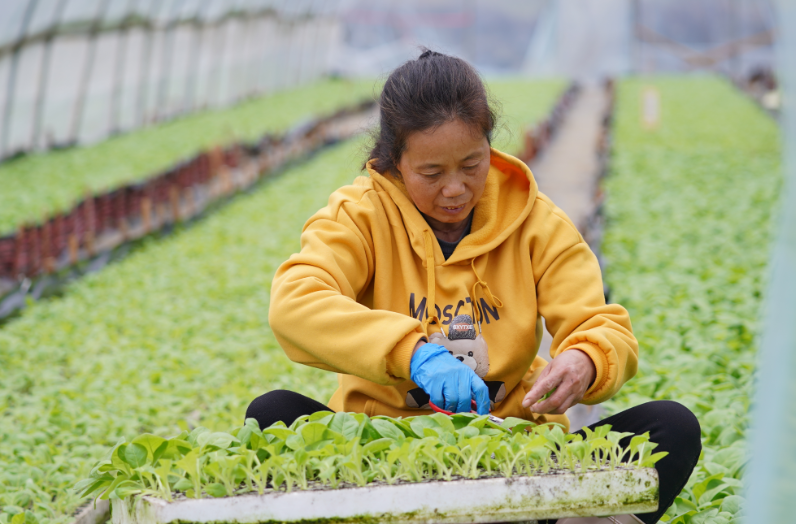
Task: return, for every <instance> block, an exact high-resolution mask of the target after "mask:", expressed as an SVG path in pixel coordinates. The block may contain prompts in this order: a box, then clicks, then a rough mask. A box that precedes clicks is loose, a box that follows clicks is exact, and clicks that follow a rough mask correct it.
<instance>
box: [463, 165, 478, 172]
mask: <svg viewBox="0 0 796 524" xmlns="http://www.w3.org/2000/svg"><path fill="white" fill-rule="evenodd" d="M476 167H478V164H474V165H472V166H464V168H465V169H468V170H470V171H472V170H473V169H475V168H476Z"/></svg>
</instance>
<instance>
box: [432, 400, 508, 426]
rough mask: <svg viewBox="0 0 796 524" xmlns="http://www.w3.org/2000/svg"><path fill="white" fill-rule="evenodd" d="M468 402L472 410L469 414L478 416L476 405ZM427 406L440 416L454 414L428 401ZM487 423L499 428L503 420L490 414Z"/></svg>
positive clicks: (472, 401)
mask: <svg viewBox="0 0 796 524" xmlns="http://www.w3.org/2000/svg"><path fill="white" fill-rule="evenodd" d="M470 402H471V405H470V406H471V408H472V409H471V410H470V413H476V414H478V411H477V409H478V404H476V402H475V400H471V401H470ZM428 405H429V406H431V409H433V410H434V411H436V412H437V413H442V414H444V415H453V414H454V413H453V411H448V410H446V409H442V408H441V407H439V406H437V405H436V404H434V403H433V402H431V401H430V400H429V401H428ZM489 422H492V423H495V424H497V425H498V426H499V425H501V424H503V419H502V418H500V417H496V416H494V415H492V414H491V413H490V415H489Z"/></svg>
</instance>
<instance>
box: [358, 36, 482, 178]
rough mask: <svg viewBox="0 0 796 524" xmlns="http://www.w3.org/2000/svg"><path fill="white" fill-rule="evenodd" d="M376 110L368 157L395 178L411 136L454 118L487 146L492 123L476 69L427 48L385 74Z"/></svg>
mask: <svg viewBox="0 0 796 524" xmlns="http://www.w3.org/2000/svg"><path fill="white" fill-rule="evenodd" d="M379 110H380V111H379V112H380V116H381V125H380V128H379V130H378V132H377V134H376V137H375V144H374V146H373V149H372V150H371V152H370V156H369V159H372V160H373V164H372V165H373V168H374V169H375V170H376V171H378V172H379V173H382V174H386V173H387V172H390V173H392V174H393V175H395V176H399V173H398V169H397V168H396V165H397V164H398V162H399V161H400V159H401V155H402V154H403V152H404V150H405V148H406V140H407V138H408V137H409V135H410V134H412V133H414V132H417V131H425V130H427V129H433V128H435V127H438V126H440V125H442V124H444V123H446V122H451V121H453V120H457V119H458V120H461V121H462V122H464V123H465V124H467V125H468V126H472V127H473V129H476V130H478V131H479V132H481V133H483V134H484V136H485V137H486V138H487V140H489V141H490V143H491V141H492V130H493V129H494V128H495V125H496V121H497V115H496V113H495V111H494V110H493V109H492V106H491V105H490V102H489V97H488V95H487V91H486V88H485V87H484V83H483V82H482V81H481V78H480V77H479V76H478V73H477V72H476V71H475V69H473V67H472V66H471V65H470V64H468V63H467V62H465V61H464V60H462V59H460V58H455V57H453V56H448V55H443V54H442V53H437V52H434V51H430V50H428V49H423V53H422V54H421V55H420V56H419V57H418V58H417V59H416V60H410V61H408V62H406V63H405V64H403V65H402V66H400V67H398V68H397V69H396V70H395V71H393V72H392V73H390V76H389V77H388V78H387V81H386V82H385V83H384V88H383V89H382V91H381V97H380V98H379Z"/></svg>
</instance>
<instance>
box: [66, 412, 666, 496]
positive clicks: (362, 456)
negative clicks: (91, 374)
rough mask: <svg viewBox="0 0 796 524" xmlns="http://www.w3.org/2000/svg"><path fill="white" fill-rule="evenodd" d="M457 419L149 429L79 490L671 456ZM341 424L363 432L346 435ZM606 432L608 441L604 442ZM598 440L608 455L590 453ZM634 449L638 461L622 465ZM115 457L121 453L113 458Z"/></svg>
mask: <svg viewBox="0 0 796 524" xmlns="http://www.w3.org/2000/svg"><path fill="white" fill-rule="evenodd" d="M457 421H458V424H457V425H454V424H453V422H452V421H451V420H450V419H449V418H447V417H444V416H438V415H427V416H419V417H412V418H408V419H403V420H401V419H391V418H388V417H379V418H377V419H371V418H369V417H367V416H366V415H362V414H350V413H334V414H333V413H330V412H327V413H323V412H322V413H316V414H314V415H311V416H309V417H302V419H300V420H298V421H297V422H295V423H294V424H292V425H291V426H290V427H289V428H287V427H285V426H284V424H277V425H275V426H273V427H271V428H266V429H265V430H264V431H260V430H259V429H258V428H257V424H256V422H255V421H254V420H252V419H250V420H247V421H246V425H244V426H243V427H241V428H237V429H235V430H234V431H233V432H231V433H223V432H210V431H209V430H206V429H204V428H197V429H195V430H194V431H193V432H191V433H186V432H183V433H181V434H180V435H177V436H176V437H174V438H173V439H166V440H164V439H160V440H161V441H162V443H161V444H160V445H159V446H158V449H161V447H162V448H163V450H170V451H169V452H168V453H166V452H162V453H157V452H156V453H149V452H147V450H146V448H145V447H144V446H142V445H139V444H136V442H150V441H151V439H152V436H143V437H138V438H136V439H134V440H133V442H132V443H129V444H127V443H119V444H117V445H116V446H115V447H114V448H113V449H112V450H111V452H110V455H109V456H110V457H111V458H109V459H104V460H103V461H100V463H98V464H97V465H96V466H95V467H94V469H93V470H92V473H91V474H90V475H89V477H88V478H86V479H84V480H82V481H81V482H79V483H78V485H77V486H76V488H77V489H78V490H79V491H80V496H82V497H86V496H94V497H98V496H102V497H107V496H112V497H119V498H124V497H127V496H131V495H151V496H155V497H160V498H163V499H166V500H171V499H172V498H173V496H174V495H175V494H177V493H184V494H185V495H186V496H188V497H193V498H200V497H226V496H233V495H238V494H242V493H251V492H256V493H261V494H262V493H264V492H265V491H266V490H283V491H288V492H289V491H292V490H294V489H308V488H310V487H314V486H318V485H321V486H324V487H326V488H328V489H334V488H337V487H339V486H341V485H356V486H364V485H366V484H368V483H371V482H386V483H390V484H393V483H395V482H397V481H399V480H403V481H409V482H421V481H425V480H429V479H438V480H452V479H453V477H454V476H461V477H465V478H472V479H475V478H479V477H482V476H491V475H493V472H497V473H499V474H501V475H503V476H504V477H512V476H515V475H538V474H542V473H547V472H549V471H550V470H551V469H553V470H563V471H564V472H566V471H569V472H572V473H575V472H581V471H588V470H594V471H597V470H604V469H614V468H615V467H617V466H619V465H625V466H628V467H630V466H633V465H635V466H636V467H641V466H644V467H649V466H652V465H654V463H655V462H656V461H657V460H660V458H663V457H664V456H665V455H666V454H665V453H657V454H654V455H653V454H651V451H652V450H653V449H654V447H655V444H653V443H651V442H649V435H647V434H644V435H638V436H634V437H633V440H632V441H631V444H630V448H628V449H623V448H622V447H621V446H618V445H617V444H616V442H618V441H619V440H620V439H621V438H623V437H624V436H626V434H624V433H615V432H612V431H610V429H611V428H610V427H609V426H603V427H601V428H599V429H598V430H597V431H596V432H590V433H589V434H587V436H586V438H585V439H583V438H582V437H580V436H573V435H566V434H564V432H563V431H562V430H561V428H560V427H559V426H550V425H543V426H535V427H528V426H527V424H522V426H523V428H525V429H526V431H513V430H514V428H515V424H517V425H519V424H520V422H519V419H513V420H510V421H509V422H508V423H505V422H504V424H503V425H501V426H498V425H496V424H494V423H492V422H490V421H488V420H487V417H484V416H478V415H476V414H472V413H468V414H459V416H458V419H457ZM515 421H516V422H515ZM407 426H408V428H410V430H409V432H408V434H407V432H406V431H405V429H406V428H407ZM341 428H346V431H348V432H349V434H352V435H357V436H356V437H353V439H352V438H351V437H346V436H345V435H344V434H343V433H341V432H340V431H338V430H340V429H341ZM606 439H607V441H610V442H611V443H612V445H611V446H608V447H605V446H598V441H606ZM596 447H599V448H600V449H601V450H602V451H603V452H602V453H599V454H593V453H592V451H593V450H594V449H596ZM632 453H636V454H638V456H639V458H638V460H637V461H636V462H634V463H632V464H631V463H627V464H623V463H622V461H623V460H624V458H625V457H626V456H628V454H632ZM593 455H594V456H593ZM115 456H120V457H123V458H122V460H121V461H114V460H113V457H115ZM166 457H168V458H166Z"/></svg>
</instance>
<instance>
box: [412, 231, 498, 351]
mask: <svg viewBox="0 0 796 524" xmlns="http://www.w3.org/2000/svg"><path fill="white" fill-rule="evenodd" d="M423 240H424V243H425V250H426V278H427V282H428V310H427V311H428V316H427V317H426V318H425V319H424V320H423V331H425V332H426V335H429V334H430V333H429V332H428V326H429V324H431V323H432V322H434V323H435V324H436V325H437V326H439V325H440V324H441V322H440V319H439V317H437V304H436V296H435V291H436V288H437V283H436V278H435V275H434V271H435V270H436V263H435V261H434V242H436V237H435V236H434V235H433V234H432V233H431V231H429V230H428V229H425V230H423ZM470 267H471V268H472V270H473V273H474V274H475V284H473V289H472V293H471V294H470V307H471V308H472V310H473V323H475V324H477V325H478V333H479V334H481V320H482V319H483V312H482V311H481V307H480V306H479V305H478V304H477V302H476V301H477V300H478V295H477V293H476V290H477V289H478V286H481V290H482V292H483V294H484V296H486V300H487V301H488V302H489V305H490V306H492V307H493V308H495V309H498V308H502V307H503V302H502V301H501V300H500V299H499V298H498V297H497V296H496V295H493V294H492V290H490V289H489V284H487V283H486V281H484V280H482V279H481V275H479V274H478V271H477V270H476V269H475V258H472V259H470ZM476 311H477V312H478V314H476Z"/></svg>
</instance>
